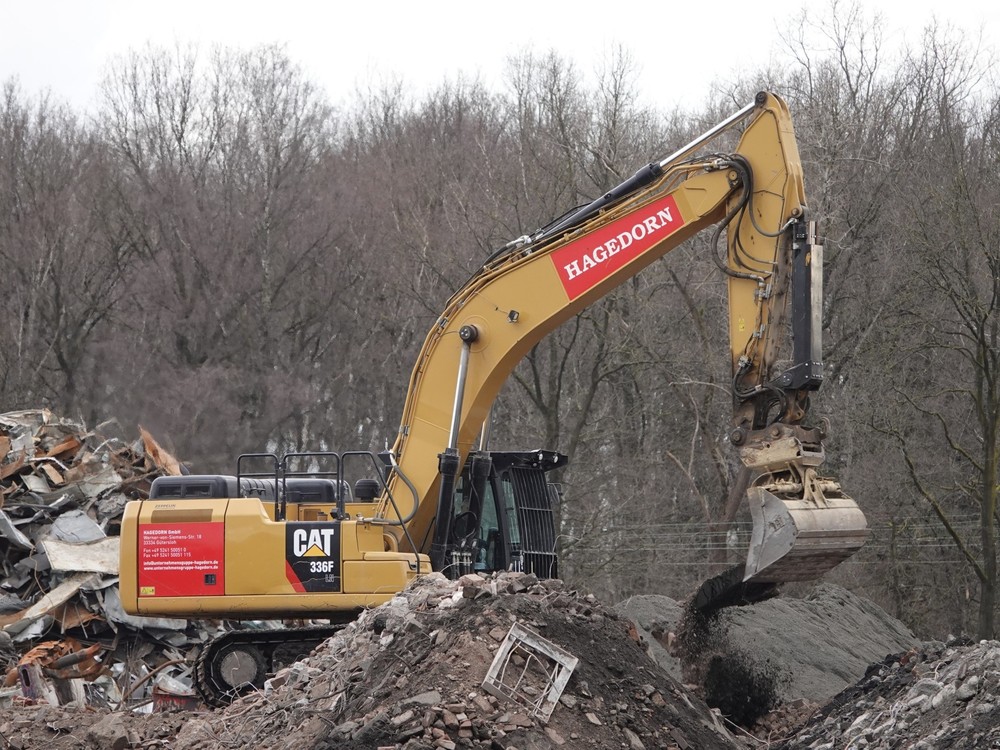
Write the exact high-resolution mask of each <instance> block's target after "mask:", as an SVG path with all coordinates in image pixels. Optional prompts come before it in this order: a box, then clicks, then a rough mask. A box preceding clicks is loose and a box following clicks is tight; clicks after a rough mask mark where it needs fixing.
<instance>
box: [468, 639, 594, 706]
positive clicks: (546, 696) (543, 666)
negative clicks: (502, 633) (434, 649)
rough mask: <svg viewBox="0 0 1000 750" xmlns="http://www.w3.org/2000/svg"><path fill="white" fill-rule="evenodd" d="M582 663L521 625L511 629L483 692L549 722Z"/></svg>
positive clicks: (498, 652) (495, 658)
mask: <svg viewBox="0 0 1000 750" xmlns="http://www.w3.org/2000/svg"><path fill="white" fill-rule="evenodd" d="M578 662H579V659H577V657H575V656H573V655H572V654H570V653H569V652H568V651H565V650H563V649H561V648H560V647H559V646H557V645H555V644H554V643H552V642H551V641H549V640H546V639H545V638H542V636H540V635H538V633H536V632H534V631H532V630H529V629H528V628H526V627H524V626H523V625H521V624H520V623H517V622H515V623H514V624H513V625H511V626H510V631H509V632H508V633H507V637H506V638H504V639H503V642H502V643H501V644H500V648H499V649H498V650H497V653H496V656H495V657H494V659H493V663H492V664H491V665H490V668H489V670H488V671H487V673H486V679H484V680H483V690H485V691H486V692H488V693H491V694H492V695H495V696H496V697H497V698H503V699H505V700H509V701H511V702H513V703H515V704H517V705H519V706H521V707H523V708H526V709H528V711H529V715H531V716H537V717H538V718H540V719H541V720H542V721H548V720H549V717H550V716H552V712H553V711H554V710H555V707H556V704H557V703H558V702H559V696H561V695H562V693H563V690H565V689H566V684H567V683H568V682H569V678H570V677H571V676H572V675H573V670H574V669H576V665H577V663H578Z"/></svg>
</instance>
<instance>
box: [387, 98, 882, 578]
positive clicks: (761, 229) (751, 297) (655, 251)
mask: <svg viewBox="0 0 1000 750" xmlns="http://www.w3.org/2000/svg"><path fill="white" fill-rule="evenodd" d="M738 128H742V134H741V135H740V137H739V142H738V145H737V146H736V148H735V150H734V151H732V152H729V153H725V152H720V151H718V150H717V149H718V144H719V143H720V142H721V141H722V139H723V138H724V137H725V136H726V135H727V134H730V135H731V134H732V133H733V132H734V131H736V130H737V129H738ZM713 149H716V150H713ZM805 209H806V202H805V193H804V188H803V179H802V169H801V164H800V161H799V154H798V147H797V145H796V142H795V136H794V133H793V129H792V122H791V118H790V116H789V113H788V109H787V106H786V105H785V103H784V102H783V101H782V100H781V99H779V98H778V97H777V96H774V95H773V94H769V93H761V94H758V96H757V97H756V100H755V101H754V103H753V104H751V105H749V106H747V107H745V108H744V109H742V110H740V111H739V112H737V113H736V114H734V115H733V116H732V117H730V118H728V119H727V120H726V121H724V122H722V123H720V124H719V125H717V126H716V127H715V128H713V129H712V130H710V131H708V132H707V133H705V134H704V135H702V136H701V137H699V138H698V139H696V140H695V141H693V142H692V143H690V144H688V145H687V146H685V147H684V148H682V149H680V150H679V151H677V152H676V153H675V154H673V155H671V156H669V157H667V158H666V159H664V160H662V161H660V162H658V163H653V164H650V165H647V166H646V167H644V168H643V169H641V170H639V172H637V173H636V175H635V176H633V177H632V178H630V179H629V180H627V181H626V182H624V183H623V184H622V185H620V186H618V187H617V188H615V189H614V190H612V191H611V192H609V193H608V194H606V195H605V196H602V197H601V198H599V199H597V200H596V201H594V202H593V203H591V204H590V205H588V206H585V207H583V208H581V209H578V210H576V211H575V212H573V213H571V214H570V215H568V216H567V217H565V218H562V219H560V220H557V221H556V222H554V223H553V224H552V225H550V226H549V227H546V228H543V229H542V230H540V231H538V232H537V233H535V234H534V235H532V236H528V237H522V238H520V239H519V240H516V241H514V242H512V243H510V244H509V245H508V246H506V247H505V248H503V249H501V250H500V251H498V252H497V253H495V254H494V255H493V257H491V258H490V259H489V260H488V262H487V263H486V264H484V265H483V267H482V268H481V269H480V270H479V271H478V272H477V273H476V274H475V275H474V276H473V277H472V278H471V279H470V280H469V281H468V282H467V283H466V284H465V285H464V286H463V287H462V288H461V289H459V290H458V291H457V292H456V293H455V294H454V295H453V296H452V297H451V299H450V300H449V301H448V304H447V306H446V307H445V309H444V311H443V312H442V314H441V316H440V318H439V319H438V321H437V322H436V324H435V325H434V327H433V328H432V329H431V331H430V332H429V333H428V335H427V337H426V339H425V341H424V344H423V347H422V349H421V351H420V354H419V356H418V358H417V362H416V365H415V367H414V369H413V373H412V375H411V378H410V383H409V389H408V392H407V397H406V403H405V407H404V411H403V417H402V421H401V424H400V429H399V434H398V436H397V438H396V441H395V444H394V446H393V448H392V451H391V454H392V457H393V462H394V464H395V465H396V467H397V469H398V471H397V472H395V473H393V474H392V476H391V479H390V481H389V484H388V488H387V491H386V492H385V493H384V495H383V497H382V499H381V502H380V504H379V507H378V511H377V513H376V514H375V516H376V517H375V519H374V520H375V522H376V523H382V524H384V525H385V527H386V531H387V532H388V533H389V534H391V535H392V536H393V537H394V538H395V544H394V546H396V545H398V547H399V548H400V549H402V550H407V549H409V550H411V551H420V552H428V551H429V553H430V556H431V561H432V564H433V565H434V567H435V569H442V568H443V567H445V566H446V564H447V562H446V557H447V549H448V537H449V528H448V527H449V524H450V522H451V517H452V508H451V505H450V503H451V500H450V498H451V497H452V496H453V491H452V490H453V484H454V481H455V476H456V474H457V472H458V471H459V469H460V467H461V466H463V465H464V463H465V460H466V457H467V456H468V454H469V452H470V451H471V450H473V447H474V444H475V443H476V440H477V437H478V436H479V435H480V432H481V431H482V430H483V429H484V424H485V423H486V421H487V420H488V416H489V412H490V408H491V406H492V404H493V401H494V400H495V398H496V397H497V395H498V393H499V391H500V389H501V387H502V385H503V384H504V382H505V381H506V379H507V378H508V376H509V375H510V374H511V372H512V371H513V369H514V367H515V366H516V365H517V364H518V362H520V360H521V359H522V358H523V357H524V356H525V355H526V354H527V353H528V352H529V351H530V349H531V348H532V347H534V346H535V345H536V344H537V343H538V342H539V341H540V340H541V339H542V338H544V337H545V336H546V335H548V334H549V333H550V332H551V331H553V330H554V329H555V328H556V327H558V326H559V325H560V324H562V323H563V322H565V321H566V320H568V319H570V318H571V317H572V316H574V315H576V314H577V313H578V312H580V311H581V310H583V309H584V308H586V307H587V306H588V305H590V304H592V303H593V302H595V301H597V300H599V299H600V298H602V297H603V296H604V295H606V294H608V293H609V292H610V291H612V290H613V289H615V288H616V287H618V286H619V285H621V284H622V283H624V282H625V281H627V280H629V279H631V278H632V277H633V276H635V275H636V274H637V273H639V272H640V271H641V270H642V269H643V268H645V267H646V266H648V265H649V264H650V263H652V262H653V261H655V260H657V259H658V258H660V257H662V256H663V255H665V254H666V253H668V252H670V251H671V250H673V249H674V248H676V247H678V246H679V245H680V244H681V243H683V242H684V241H685V240H686V239H688V238H689V237H691V236H693V235H695V234H697V233H699V232H702V231H704V230H707V229H709V228H713V227H714V232H715V237H714V239H715V240H716V242H713V244H712V246H713V248H714V247H715V246H716V245H717V244H718V242H717V241H718V239H719V238H720V236H721V234H722V232H725V234H726V252H725V254H724V255H722V256H720V257H717V263H718V265H719V267H720V270H721V271H722V272H723V273H724V274H726V275H727V277H728V292H729V340H730V347H731V352H730V355H731V360H732V372H733V396H734V401H733V403H734V423H733V426H732V432H731V440H732V442H733V444H734V445H736V446H737V447H738V449H739V451H740V457H741V459H742V461H743V462H744V464H745V465H746V467H747V470H748V471H750V472H751V474H752V477H753V479H752V483H751V487H750V490H749V491H748V493H747V494H748V499H749V502H750V506H751V512H752V515H753V518H754V524H755V528H754V535H753V540H752V543H751V550H750V556H749V559H748V563H747V566H746V571H745V573H744V577H745V579H746V580H747V581H784V580H803V579H809V578H815V577H817V576H819V575H821V574H822V573H823V572H825V571H826V570H828V569H830V568H832V567H834V566H835V565H837V564H838V563H839V562H840V561H842V560H843V559H845V558H847V557H848V556H850V555H851V554H853V553H854V552H855V551H856V550H857V549H858V548H860V546H861V545H862V544H863V543H864V541H865V539H866V538H867V527H866V524H865V519H864V516H863V514H862V513H861V511H860V510H859V509H858V507H857V504H856V503H854V501H852V500H850V499H849V498H847V497H846V496H845V495H843V493H841V492H840V488H839V486H838V485H837V484H836V483H835V482H833V481H831V480H821V479H819V478H818V477H817V475H816V467H817V466H818V465H819V464H820V463H822V460H823V449H822V438H823V435H822V433H821V431H820V430H818V429H816V428H807V427H805V426H804V425H803V420H804V419H805V417H806V413H807V410H808V398H809V394H810V393H811V392H812V391H814V390H816V389H817V388H818V387H819V385H820V383H821V381H822V361H821V355H820V327H819V313H820V309H821V293H822V266H821V255H822V248H821V247H820V246H819V244H818V243H817V242H816V240H815V231H814V229H813V227H812V225H811V224H810V223H809V222H808V221H807V218H806V215H805ZM789 329H790V330H791V336H789ZM789 340H790V341H789ZM789 343H791V352H787V351H786V350H787V349H789V346H788V344H789ZM781 356H791V359H790V360H779V357H781ZM404 478H405V481H406V483H407V484H408V485H409V490H408V491H403V487H402V482H403V481H404ZM411 494H412V496H413V497H414V500H413V505H412V506H411V507H409V508H406V507H403V508H400V504H399V503H398V502H397V501H396V498H397V497H408V496H410V495H411ZM404 506H405V503H404Z"/></svg>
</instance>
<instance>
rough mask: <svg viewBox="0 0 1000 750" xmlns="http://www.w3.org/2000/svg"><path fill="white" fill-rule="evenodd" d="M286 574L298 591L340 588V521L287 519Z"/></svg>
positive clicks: (336, 589) (321, 590)
mask: <svg viewBox="0 0 1000 750" xmlns="http://www.w3.org/2000/svg"><path fill="white" fill-rule="evenodd" d="M285 577H286V578H287V579H288V582H289V583H290V584H291V585H292V588H293V589H295V590H296V591H299V592H303V593H304V592H337V591H340V524H339V523H336V522H326V521H316V522H309V523H307V522H300V523H295V522H289V523H288V524H287V525H286V526H285Z"/></svg>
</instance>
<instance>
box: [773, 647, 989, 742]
mask: <svg viewBox="0 0 1000 750" xmlns="http://www.w3.org/2000/svg"><path fill="white" fill-rule="evenodd" d="M998 706H1000V643H997V642H996V641H982V642H980V643H976V644H972V643H968V642H966V643H964V644H962V643H958V642H955V643H951V644H949V645H945V644H940V643H938V644H927V645H925V646H923V647H922V648H914V649H911V650H909V651H907V652H905V653H902V654H897V655H894V656H890V657H887V658H885V659H883V660H882V661H880V662H879V663H877V664H874V665H872V666H871V667H870V668H869V669H868V671H867V673H866V674H865V676H864V677H863V678H862V679H861V680H860V681H859V682H857V683H856V684H855V685H853V686H852V687H850V688H848V689H847V690H845V691H843V692H842V693H840V694H838V695H837V696H835V697H834V698H833V700H831V701H830V702H829V703H828V704H827V705H826V706H825V707H824V708H822V709H821V710H820V711H818V712H817V713H816V714H815V716H813V718H812V719H811V720H810V722H809V723H808V724H807V725H806V726H805V727H804V728H802V729H801V730H800V731H799V732H798V733H797V734H795V735H793V736H792V737H791V738H788V739H786V740H785V741H784V742H782V743H781V744H780V745H777V746H776V747H777V748H779V749H780V750H806V749H807V748H809V749H811V750H841V749H846V748H861V747H864V748H867V749H868V750H889V749H890V748H902V747H905V748H912V750H937V748H945V747H947V748H953V750H974V749H975V748H995V747H1000V724H998V723H997V720H996V712H997V708H998Z"/></svg>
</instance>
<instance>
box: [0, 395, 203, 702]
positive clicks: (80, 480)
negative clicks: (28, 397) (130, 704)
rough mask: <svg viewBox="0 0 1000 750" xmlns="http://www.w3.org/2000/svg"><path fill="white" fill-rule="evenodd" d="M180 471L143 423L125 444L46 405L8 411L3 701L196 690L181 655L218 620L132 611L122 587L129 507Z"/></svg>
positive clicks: (1, 503) (2, 508)
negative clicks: (123, 530) (123, 528)
mask: <svg viewBox="0 0 1000 750" xmlns="http://www.w3.org/2000/svg"><path fill="white" fill-rule="evenodd" d="M106 427H107V429H108V431H110V430H111V428H113V427H114V425H107V426H106ZM180 473H181V468H180V466H179V465H178V463H177V461H176V460H175V459H174V458H173V457H172V456H171V455H170V454H169V453H168V452H167V451H165V450H164V449H163V448H161V447H160V446H159V445H158V444H157V443H156V441H155V440H154V439H153V438H152V436H151V435H149V434H148V433H147V432H146V431H145V430H142V429H141V428H140V437H139V439H137V440H134V441H127V440H125V439H123V438H121V437H117V436H108V435H107V434H105V433H103V432H101V431H97V430H95V431H91V430H87V429H86V428H85V427H84V426H83V425H81V424H79V423H76V422H73V421H70V420H66V419H62V418H59V417H57V416H55V415H53V414H52V413H51V412H49V411H47V410H34V411H21V412H11V413H8V414H2V415H0V676H3V675H5V677H4V678H3V681H2V683H0V704H2V703H4V702H9V701H10V700H12V699H15V698H18V699H19V698H28V699H31V700H40V701H43V702H48V703H52V704H65V703H70V702H73V701H76V702H78V703H79V702H86V703H88V704H90V705H114V704H116V703H118V702H120V701H121V700H122V699H123V697H129V696H128V695H127V694H126V695H123V693H128V692H130V693H131V697H132V698H141V697H143V696H145V695H148V694H149V693H150V691H152V690H153V689H154V688H156V687H157V686H159V687H160V688H161V689H162V690H166V691H168V692H169V691H171V690H172V691H173V693H174V694H180V695H193V693H192V692H191V691H190V679H189V672H190V670H189V669H188V668H187V667H186V666H185V664H184V662H185V656H186V653H185V652H186V651H187V650H188V649H189V648H190V647H192V646H194V645H197V644H200V643H202V642H203V641H204V640H207V639H208V638H209V637H210V636H211V635H212V634H214V633H215V632H216V631H217V627H215V626H212V627H210V628H209V627H207V626H205V625H204V624H198V623H189V622H188V621H186V620H179V619H164V618H139V617H132V616H130V615H127V614H126V613H125V612H124V611H123V609H122V606H121V601H120V599H119V597H118V585H117V584H118V577H117V576H118V553H119V538H118V532H119V528H120V523H121V516H122V512H123V510H124V507H125V503H126V502H127V501H128V500H129V499H132V498H138V497H145V496H147V495H148V491H149V486H150V484H151V482H152V480H153V479H154V478H155V477H157V476H160V475H164V474H170V475H175V474H180ZM167 662H176V664H175V665H174V666H175V668H174V669H173V670H169V669H166V670H161V671H160V672H158V673H157V675H156V677H155V680H145V681H144V682H143V684H142V685H140V686H138V690H137V689H135V688H133V681H135V680H138V679H142V678H143V677H145V676H146V675H149V674H150V673H151V672H152V671H153V670H154V669H156V668H157V667H159V666H161V665H163V664H164V663H167ZM84 680H86V682H84ZM154 683H155V684H154Z"/></svg>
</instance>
